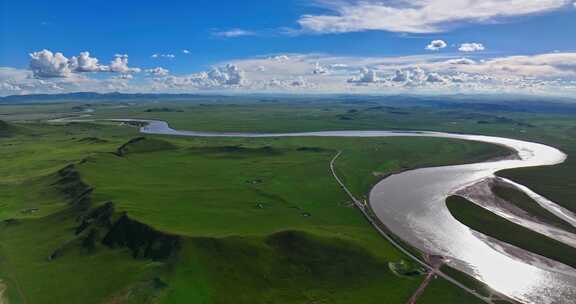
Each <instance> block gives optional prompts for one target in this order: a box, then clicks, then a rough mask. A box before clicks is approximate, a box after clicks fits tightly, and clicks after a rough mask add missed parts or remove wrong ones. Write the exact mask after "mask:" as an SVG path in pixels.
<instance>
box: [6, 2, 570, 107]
mask: <svg viewBox="0 0 576 304" xmlns="http://www.w3.org/2000/svg"><path fill="white" fill-rule="evenodd" d="M314 2H315V6H316V7H317V8H321V9H322V10H321V11H322V12H323V13H315V14H304V15H301V16H300V17H299V19H297V20H296V22H297V24H298V26H299V28H296V29H289V28H282V29H281V33H282V35H285V33H290V35H294V36H302V35H308V38H307V39H322V38H321V36H323V35H335V34H338V33H349V34H347V35H354V33H356V32H365V31H383V32H394V33H412V34H426V35H428V36H425V37H430V38H428V42H427V43H426V44H424V43H423V44H422V45H421V46H420V48H419V50H420V53H419V54H407V55H403V54H396V55H388V56H377V55H373V54H371V55H369V56H368V55H362V54H359V55H351V54H347V55H338V54H332V53H329V52H325V51H323V52H314V51H309V52H286V53H280V54H274V55H262V56H245V57H243V58H242V57H240V58H239V59H234V60H230V59H222V60H220V61H218V60H216V63H215V64H210V65H208V68H206V69H204V70H199V71H196V72H193V73H186V72H184V73H183V72H180V73H174V72H173V70H174V69H178V64H179V63H180V62H181V61H180V60H184V59H186V58H190V59H195V58H197V57H196V53H197V51H196V49H194V48H186V49H183V48H177V49H173V51H172V52H165V53H164V52H163V53H153V52H149V53H148V55H147V58H148V60H149V62H148V63H147V64H144V65H137V66H133V65H131V64H130V65H129V62H128V58H129V56H128V55H127V54H115V55H113V57H112V58H111V59H110V60H109V61H106V60H101V59H100V58H97V57H96V56H94V55H92V53H91V52H89V51H82V52H79V53H76V55H74V54H64V53H63V52H59V51H57V50H49V49H38V50H35V51H33V52H31V53H30V54H29V62H28V66H27V67H20V68H17V67H0V95H2V96H3V95H13V94H34V93H64V92H76V91H96V92H112V91H120V92H143V93H146V92H167V93H170V92H178V93H183V92H299V93H372V94H373V93H376V94H378V93H380V94H400V93H415V94H418V93H422V94H437V93H474V94H479V93H490V94H495V93H510V94H517V93H521V94H538V95H558V96H574V94H575V93H576V52H573V51H554V50H551V51H547V52H539V53H532V54H528V55H523V54H517V53H512V54H510V53H506V52H501V51H499V50H493V49H492V47H491V45H487V44H486V43H485V42H483V41H481V39H479V37H478V36H475V37H472V38H473V40H472V39H470V40H468V41H466V40H464V41H461V40H460V41H451V40H450V39H446V38H443V37H441V36H440V35H442V34H439V33H447V32H450V31H452V30H454V29H456V28H458V27H462V26H467V25H470V24H480V25H478V26H481V25H482V24H494V23H499V22H512V21H514V19H515V18H522V17H525V16H531V15H539V14H547V13H550V12H553V11H558V10H565V9H569V8H570V9H573V8H574V7H575V6H576V5H575V4H574V2H573V1H571V0H570V1H569V0H485V1H475V0H458V1H446V0H419V1H407V0H393V1H392V0H391V1H372V0H364V1H356V0H338V1H330V0H316V1H314ZM572 31H573V30H572ZM266 32H267V33H269V32H270V30H269V29H266ZM206 35H207V36H211V37H213V39H214V40H216V42H215V43H228V42H227V40H234V41H237V40H238V39H268V38H269V37H268V38H267V37H263V36H265V35H259V33H258V31H252V30H244V29H242V28H240V27H231V28H230V29H228V30H213V29H210V30H207V31H206ZM441 38H442V39H441ZM287 39H290V38H287ZM399 39H402V38H399ZM405 39H407V40H408V39H410V37H407V38H405ZM241 47H248V46H247V45H244V44H243V45H241ZM551 47H553V46H551ZM165 49H166V48H165ZM151 53H152V55H150V54H151ZM175 54H179V55H178V56H177V55H175ZM130 58H132V57H130ZM103 62H104V63H103ZM166 65H169V66H168V67H167V66H166Z"/></svg>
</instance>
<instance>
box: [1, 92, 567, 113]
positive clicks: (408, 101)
mask: <svg viewBox="0 0 576 304" xmlns="http://www.w3.org/2000/svg"><path fill="white" fill-rule="evenodd" d="M190 100H198V101H201V102H210V101H218V102H222V101H226V102H238V101H242V102H266V103H275V102H305V103H311V102H341V103H345V104H354V105H362V104H364V105H394V106H424V107H426V106H428V107H430V106H432V107H441V108H451V109H454V108H466V109H469V110H470V109H472V110H479V111H486V110H489V111H516V112H518V111H527V112H548V113H549V112H558V113H564V112H570V113H576V99H570V98H560V97H541V96H531V95H523V96H520V95H496V94H494V95H487V94H482V95H465V94H452V95H408V94H401V95H346V94H333V95H328V94H317V95H313V94H303V95H298V94H242V95H210V94H167V93H159V94H149V93H119V92H113V93H95V92H77V93H66V94H31V95H11V96H6V97H0V104H14V103H27V104H30V103H48V102H82V103H91V102H115V101H121V102H149V101H156V102H158V101H190Z"/></svg>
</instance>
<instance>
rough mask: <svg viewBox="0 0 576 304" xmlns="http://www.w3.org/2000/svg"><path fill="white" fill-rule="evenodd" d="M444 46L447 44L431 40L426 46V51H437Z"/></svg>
mask: <svg viewBox="0 0 576 304" xmlns="http://www.w3.org/2000/svg"><path fill="white" fill-rule="evenodd" d="M446 46H447V44H446V42H445V41H444V40H432V41H430V43H429V44H428V45H427V46H426V49H427V50H429V51H438V50H440V49H443V48H445V47H446Z"/></svg>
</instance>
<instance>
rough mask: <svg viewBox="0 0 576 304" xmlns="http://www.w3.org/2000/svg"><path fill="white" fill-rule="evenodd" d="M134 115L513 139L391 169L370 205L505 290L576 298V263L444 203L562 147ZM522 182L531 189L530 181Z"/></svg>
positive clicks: (158, 128) (558, 210)
mask: <svg viewBox="0 0 576 304" xmlns="http://www.w3.org/2000/svg"><path fill="white" fill-rule="evenodd" d="M119 121H130V120H128V119H123V120H119ZM134 121H141V122H146V123H147V125H146V126H144V127H142V128H141V129H140V131H141V132H142V133H146V134H161V135H177V136H196V137H296V136H319V137H439V138H453V139H462V140H471V141H477V142H485V143H491V144H497V145H502V146H506V147H508V148H510V149H512V150H515V151H516V152H517V154H518V157H517V158H514V159H500V160H493V161H487V162H482V163H475V164H465V165H455V166H443V167H433V168H422V169H415V170H410V171H406V172H403V173H399V174H395V175H392V176H390V177H387V178H385V179H384V180H382V181H381V182H379V183H378V184H376V185H375V186H374V188H373V189H372V190H371V192H370V197H369V202H370V205H371V207H372V209H373V210H374V212H375V214H376V216H377V217H378V219H379V220H380V221H381V222H382V223H383V224H384V225H385V226H386V227H387V228H388V229H389V230H390V231H391V232H392V233H393V234H395V235H396V236H398V237H399V238H401V239H402V240H404V241H405V242H407V243H408V244H410V245H412V246H414V247H416V248H418V249H419V250H422V251H423V252H427V253H429V254H434V255H440V256H443V257H446V258H447V263H448V264H449V265H450V266H452V267H454V268H456V269H458V270H460V271H463V272H465V273H468V274H470V275H472V276H474V277H475V278H477V279H478V280H480V281H482V282H484V283H486V284H487V285H488V286H490V287H491V288H493V289H494V290H495V291H497V292H499V293H501V294H504V295H506V296H508V297H510V298H513V299H515V300H517V301H519V302H522V303H534V304H556V303H559V304H563V303H566V304H568V303H576V270H575V269H573V268H571V267H568V266H565V265H563V264H561V263H559V262H556V261H552V260H550V259H546V258H543V257H541V256H538V255H535V254H532V253H529V252H527V251H525V250H522V249H519V248H516V247H512V246H510V245H508V244H506V243H503V242H500V241H497V240H494V239H492V238H489V237H487V236H485V235H482V234H480V233H478V232H475V231H473V230H471V229H469V228H468V227H466V226H465V225H463V224H461V223H460V222H458V221H457V220H456V219H454V218H453V217H452V215H451V214H450V212H449V211H448V208H447V207H446V204H445V199H446V198H447V197H448V196H450V195H452V194H454V193H455V192H457V191H459V190H462V189H464V188H466V187H467V186H470V185H473V184H475V183H477V182H480V181H482V180H485V179H487V178H492V177H494V174H495V172H497V171H500V170H504V169H512V168H521V167H533V166H550V165H555V164H559V163H562V162H564V160H565V159H566V155H565V154H564V153H562V152H561V151H559V150H558V149H555V148H553V147H550V146H546V145H543V144H539V143H533V142H527V141H521V140H515V139H509V138H502V137H493V136H483V135H466V134H452V133H442V132H428V131H422V132H413V131H406V132H404V131H320V132H300V133H227V132H197V131H184V130H175V129H172V128H171V127H170V126H169V125H168V124H167V123H166V122H163V121H154V120H146V121H145V120H134ZM519 186H521V185H519ZM521 189H522V190H523V191H530V192H532V191H531V190H530V189H528V188H526V187H524V186H522V187H521ZM531 194H533V192H532V193H531ZM539 203H541V205H542V206H543V207H545V208H547V209H549V210H550V211H552V212H554V213H555V214H556V215H558V216H559V217H562V218H564V219H565V220H566V221H568V222H572V223H575V222H576V216H575V215H574V214H573V213H571V212H569V211H567V210H566V209H564V208H562V207H560V206H558V205H557V204H555V203H554V202H551V201H549V200H546V199H545V198H542V199H541V200H539Z"/></svg>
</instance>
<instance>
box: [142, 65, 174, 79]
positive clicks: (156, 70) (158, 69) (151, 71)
mask: <svg viewBox="0 0 576 304" xmlns="http://www.w3.org/2000/svg"><path fill="white" fill-rule="evenodd" d="M146 73H148V74H150V75H153V76H159V77H163V76H167V75H168V74H169V73H170V71H168V70H167V69H165V68H162V67H156V68H153V69H147V70H146Z"/></svg>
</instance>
